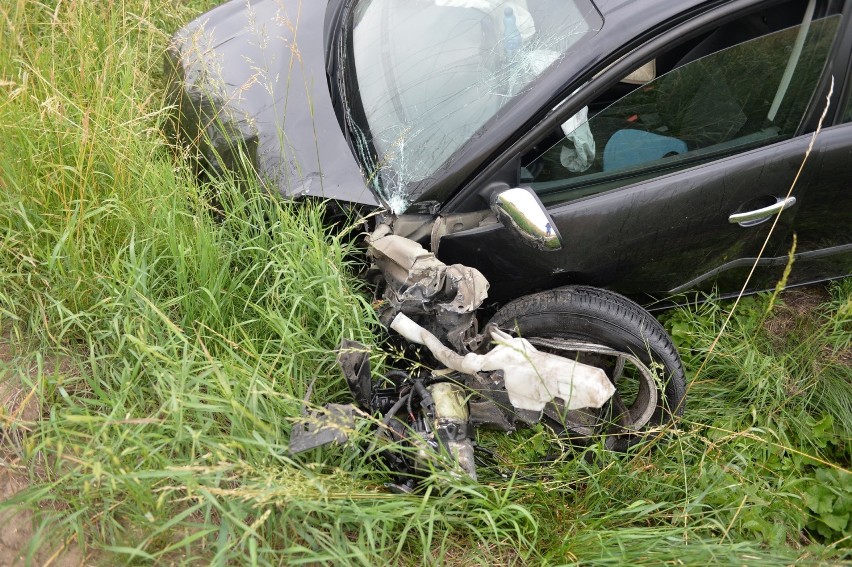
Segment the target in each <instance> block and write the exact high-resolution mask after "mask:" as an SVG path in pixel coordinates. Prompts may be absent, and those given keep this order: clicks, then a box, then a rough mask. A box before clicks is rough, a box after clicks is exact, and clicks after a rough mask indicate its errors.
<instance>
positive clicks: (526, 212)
mask: <svg viewBox="0 0 852 567" xmlns="http://www.w3.org/2000/svg"><path fill="white" fill-rule="evenodd" d="M491 210H492V211H494V214H496V215H497V219H499V221H500V222H501V223H502V224H503V226H505V227H506V228H508V229H510V230H512V231H513V232H514V233H515V234H516V235H518V236H520V238H521V240H522V241H523V242H525V243H526V244H528V245H529V246H532V247H533V248H535V249H536V250H541V251H543V252H551V251H555V250H561V249H562V237H561V236H559V231H558V230H557V229H556V225H555V224H553V219H551V218H550V215H549V214H548V212H547V209H545V208H544V205H542V203H541V201H540V200H539V198H538V196H537V195H536V194H535V193H533V192H532V190H530V189H526V188H522V187H516V188H514V189H506V190H504V191H500V192H499V193H497V194H495V195H494V197H493V198H492V199H491Z"/></svg>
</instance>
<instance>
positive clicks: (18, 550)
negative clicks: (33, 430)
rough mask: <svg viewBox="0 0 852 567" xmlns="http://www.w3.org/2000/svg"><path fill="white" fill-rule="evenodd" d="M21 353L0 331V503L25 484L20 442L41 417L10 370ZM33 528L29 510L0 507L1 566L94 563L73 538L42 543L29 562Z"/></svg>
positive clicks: (74, 566)
mask: <svg viewBox="0 0 852 567" xmlns="http://www.w3.org/2000/svg"><path fill="white" fill-rule="evenodd" d="M20 354H21V353H20V352H18V350H17V349H16V348H15V346H14V345H13V343H12V340H11V338H10V337H9V336H8V335H0V503H2V502H6V501H7V500H8V499H9V498H11V497H12V496H14V495H15V494H16V493H17V492H19V491H21V490H23V489H25V488H26V487H27V484H28V476H27V473H26V471H25V470H24V468H23V467H22V466H21V465H20V458H19V455H20V451H21V442H22V440H23V439H24V437H25V436H26V424H28V423H34V422H36V421H37V420H38V419H39V418H40V417H41V408H40V407H39V405H38V402H37V401H36V399H35V395H34V394H33V393H32V389H31V388H30V387H29V386H27V385H26V384H25V383H24V380H22V377H21V376H20V375H19V374H18V373H17V372H15V371H13V370H12V368H13V364H14V361H15V360H16V359H17V358H18V357H19V356H20ZM33 370H35V369H33ZM34 531H35V530H34V526H33V515H32V513H31V512H29V511H21V512H14V511H9V510H0V567H7V566H12V565H16V566H17V565H27V564H30V565H40V566H47V565H52V566H56V567H77V566H80V565H95V564H96V563H95V561H94V560H93V558H92V557H91V556H85V555H84V554H83V553H82V551H81V549H80V547H79V546H78V545H76V543H75V542H73V541H69V542H64V541H57V542H51V543H50V544H48V545H44V546H41V547H42V549H40V550H39V551H38V552H36V553H35V554H34V555H33V556H32V557H31V558H30V559H29V562H28V561H27V554H28V552H29V546H30V542H31V541H32V539H33V534H34Z"/></svg>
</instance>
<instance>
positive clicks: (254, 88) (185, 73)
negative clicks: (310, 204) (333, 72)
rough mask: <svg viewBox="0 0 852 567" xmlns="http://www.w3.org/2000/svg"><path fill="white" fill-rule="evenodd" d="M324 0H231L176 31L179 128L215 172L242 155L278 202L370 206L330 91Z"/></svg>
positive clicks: (171, 56)
mask: <svg viewBox="0 0 852 567" xmlns="http://www.w3.org/2000/svg"><path fill="white" fill-rule="evenodd" d="M328 4H329V3H328V2H327V1H325V0H310V1H304V0H254V1H252V0H233V1H231V2H228V3H226V4H223V5H221V6H219V7H217V8H215V9H213V10H211V11H210V12H207V13H205V14H203V15H202V16H200V17H199V18H197V19H195V20H194V21H192V22H190V23H189V24H188V25H186V26H185V27H183V28H181V29H180V30H179V31H178V32H177V33H176V34H175V36H174V38H173V41H172V44H171V46H170V48H169V50H168V52H167V56H166V67H167V72H168V73H170V74H171V76H172V77H173V79H174V89H175V90H177V91H179V94H178V96H177V97H176V98H177V104H178V105H179V107H180V108H179V111H180V112H179V120H180V122H181V124H180V127H181V129H182V130H183V131H185V132H189V133H190V136H193V137H194V136H197V137H198V140H202V141H201V142H200V143H199V144H198V145H199V146H200V147H201V151H202V152H203V153H204V154H205V155H204V158H205V161H206V162H207V163H208V164H211V165H212V166H213V167H214V168H215V169H230V170H234V169H238V168H237V167H235V166H237V165H239V162H240V160H242V159H244V158H243V157H241V155H242V156H245V157H247V158H248V159H249V160H250V161H251V163H252V165H253V167H254V168H255V169H256V170H257V171H258V173H259V175H260V178H261V179H262V180H263V181H264V182H265V183H267V184H269V185H270V186H271V187H274V188H275V189H277V190H278V191H279V192H280V193H281V194H283V195H284V196H287V197H300V196H314V197H321V198H328V199H335V200H341V201H347V202H354V203H360V204H364V205H371V206H376V205H378V200H377V199H376V196H375V195H374V194H373V193H371V191H370V189H369V188H368V187H367V184H366V183H365V182H364V177H363V175H362V171H361V168H360V166H359V165H358V162H357V161H356V160H355V158H354V156H353V154H352V151H351V150H350V148H349V144H348V142H347V140H346V138H345V137H344V135H343V132H342V130H341V127H340V124H339V122H338V121H337V116H336V114H335V111H334V107H333V105H332V101H331V96H330V93H329V89H328V82H327V79H326V71H325V70H326V58H325V33H324V28H325V20H326V12H327V9H328V7H329V6H328ZM198 140H196V142H198ZM238 150H240V151H238Z"/></svg>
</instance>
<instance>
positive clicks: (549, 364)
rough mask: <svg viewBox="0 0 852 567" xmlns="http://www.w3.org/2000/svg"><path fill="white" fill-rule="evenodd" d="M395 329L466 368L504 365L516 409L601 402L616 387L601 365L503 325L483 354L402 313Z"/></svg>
mask: <svg viewBox="0 0 852 567" xmlns="http://www.w3.org/2000/svg"><path fill="white" fill-rule="evenodd" d="M391 329H393V330H394V331H396V332H397V333H399V334H400V335H402V336H403V337H405V338H406V339H407V340H409V341H411V342H413V343H417V344H421V345H424V346H426V348H428V349H429V351H430V352H431V353H432V354H433V355H434V356H435V358H436V359H438V361H440V362H441V363H442V364H444V365H446V366H447V368H450V369H452V370H455V371H457V372H461V373H462V374H469V375H472V374H476V373H477V372H494V371H500V372H501V373H502V374H503V382H504V384H505V387H506V392H507V393H508V394H509V401H510V402H512V405H513V406H514V407H515V408H517V409H523V410H530V411H538V412H540V411H541V410H542V409H544V406H545V405H547V403H548V402H551V401H553V400H554V398H560V399H562V400H563V401H564V402H565V409H568V410H574V409H580V408H589V407H591V408H599V407H601V406H602V405H603V404H604V403H606V401H607V400H608V399H610V398H611V397H612V395H613V394H614V393H615V386H613V385H612V383H611V382H610V381H609V378H608V377H607V375H606V373H605V372H604V371H603V370H602V369H600V368H596V367H594V366H589V365H587V364H583V363H580V362H574V361H572V360H569V359H567V358H563V357H561V356H557V355H554V354H549V353H546V352H541V351H539V350H537V349H536V348H535V347H534V346H532V345H531V344H530V343H529V341H527V340H526V339H523V338H520V337H512V336H510V335H508V334H506V333H504V332H502V331H500V330H499V329H492V330H491V337H492V339H494V342H495V344H496V345H497V346H495V347H493V348H492V349H491V350H489V351H488V352H487V353H486V354H484V355H480V354H473V353H468V354H466V355H460V354H458V353H456V352H453V351H452V350H450V349H449V348H447V347H446V346H444V345H443V344H442V343H441V341H439V340H438V339H437V338H436V337H435V335H433V334H432V333H430V332H429V331H427V330H426V329H424V328H423V327H421V326H420V325H418V324H417V323H415V322H414V321H412V320H411V319H409V318H408V317H406V316H405V315H404V314H403V313H400V314H399V315H397V316H396V318H394V320H393V322H392V323H391Z"/></svg>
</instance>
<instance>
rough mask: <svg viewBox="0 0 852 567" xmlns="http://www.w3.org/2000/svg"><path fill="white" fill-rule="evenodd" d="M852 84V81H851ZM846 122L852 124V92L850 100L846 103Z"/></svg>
mask: <svg viewBox="0 0 852 567" xmlns="http://www.w3.org/2000/svg"><path fill="white" fill-rule="evenodd" d="M850 84H852V79H850ZM843 121H844V122H852V91H850V93H849V100H847V101H846V112H844V113H843Z"/></svg>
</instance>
